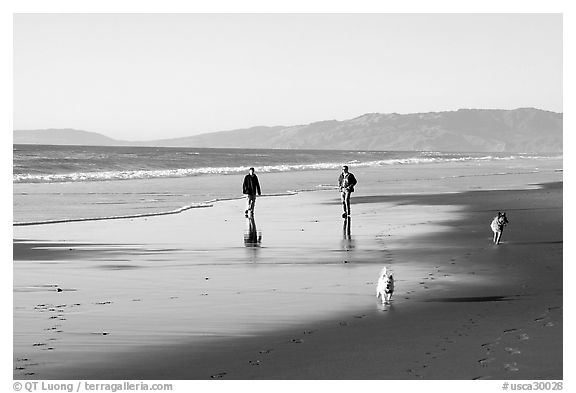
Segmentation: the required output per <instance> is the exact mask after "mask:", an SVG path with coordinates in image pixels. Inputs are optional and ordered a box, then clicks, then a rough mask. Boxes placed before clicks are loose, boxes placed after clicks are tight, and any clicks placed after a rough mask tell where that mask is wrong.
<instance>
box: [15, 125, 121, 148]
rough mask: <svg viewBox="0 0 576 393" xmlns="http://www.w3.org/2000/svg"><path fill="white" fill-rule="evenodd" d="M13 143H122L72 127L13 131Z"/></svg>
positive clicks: (89, 144) (102, 144)
mask: <svg viewBox="0 0 576 393" xmlns="http://www.w3.org/2000/svg"><path fill="white" fill-rule="evenodd" d="M13 142H14V143H15V144H33V145H86V146H93V145H98V146H109V145H118V144H120V145H122V144H125V143H124V142H121V141H117V140H115V139H112V138H109V137H107V136H105V135H102V134H98V133H96V132H89V131H81V130H74V129H72V128H65V129H54V128H49V129H46V130H26V131H14V141H13Z"/></svg>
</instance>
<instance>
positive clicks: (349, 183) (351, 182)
mask: <svg viewBox="0 0 576 393" xmlns="http://www.w3.org/2000/svg"><path fill="white" fill-rule="evenodd" d="M356 183H357V181H356V178H355V177H354V175H353V174H352V173H350V172H348V166H347V165H344V166H342V173H341V174H340V177H339V178H338V186H339V187H340V194H341V197H342V208H343V209H344V213H342V218H346V217H350V194H351V193H353V192H354V186H355V185H356Z"/></svg>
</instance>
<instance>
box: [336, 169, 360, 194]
mask: <svg viewBox="0 0 576 393" xmlns="http://www.w3.org/2000/svg"><path fill="white" fill-rule="evenodd" d="M356 183H358V182H357V181H356V178H355V177H354V175H353V174H351V173H350V172H348V191H350V192H354V186H355V185H356ZM338 185H339V186H340V189H341V190H342V187H343V186H344V174H343V173H341V174H340V177H339V178H338Z"/></svg>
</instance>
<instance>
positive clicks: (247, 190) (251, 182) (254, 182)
mask: <svg viewBox="0 0 576 393" xmlns="http://www.w3.org/2000/svg"><path fill="white" fill-rule="evenodd" d="M242 193H243V194H246V195H256V194H258V195H261V192H260V183H259V182H258V176H256V175H254V176H250V175H246V176H244V184H243V185H242Z"/></svg>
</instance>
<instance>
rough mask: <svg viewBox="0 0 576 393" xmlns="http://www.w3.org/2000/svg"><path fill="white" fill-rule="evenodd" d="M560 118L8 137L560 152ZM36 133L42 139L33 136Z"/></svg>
mask: <svg viewBox="0 0 576 393" xmlns="http://www.w3.org/2000/svg"><path fill="white" fill-rule="evenodd" d="M562 118H563V115H562V114H561V113H555V112H549V111H543V110H540V109H534V108H520V109H514V110H500V109H460V110H457V111H448V112H429V113H414V114H396V113H392V114H382V113H369V114H365V115H362V116H359V117H356V118H354V119H350V120H344V121H337V120H327V121H320V122H315V123H311V124H307V125H299V126H290V127H284V126H276V127H253V128H248V129H241V130H232V131H221V132H214V133H208V134H201V135H195V136H190V137H185V138H174V139H162V140H155V141H147V142H125V141H114V140H112V139H110V138H107V137H105V136H103V135H99V134H94V133H86V132H83V134H76V137H74V136H73V135H72V134H67V137H66V138H61V137H60V138H56V137H55V135H56V134H54V131H56V130H45V131H41V130H37V131H15V132H14V143H51V144H64V143H65V142H68V143H66V144H73V143H70V142H71V141H80V142H82V143H80V144H104V145H112V144H116V145H128V144H130V145H145V146H178V147H231V148H270V149H343V150H404V151H410V150H433V151H476V152H506V151H508V152H561V151H562ZM49 131H51V133H48V132H49ZM60 131H67V132H70V131H72V130H60ZM31 132H33V133H36V134H35V135H36V136H37V137H41V138H38V139H34V138H33V137H32V135H33V134H29V133H31ZM43 132H46V134H43ZM75 132H77V133H80V131H75ZM21 133H28V134H21ZM24 135H26V139H24V138H23V136H24ZM97 136H99V137H100V138H101V139H98V137H97ZM40 139H41V140H42V142H38V140H40ZM24 140H25V141H24ZM35 140H36V142H34V141H35ZM88 141H90V143H88ZM96 142H97V143H96Z"/></svg>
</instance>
